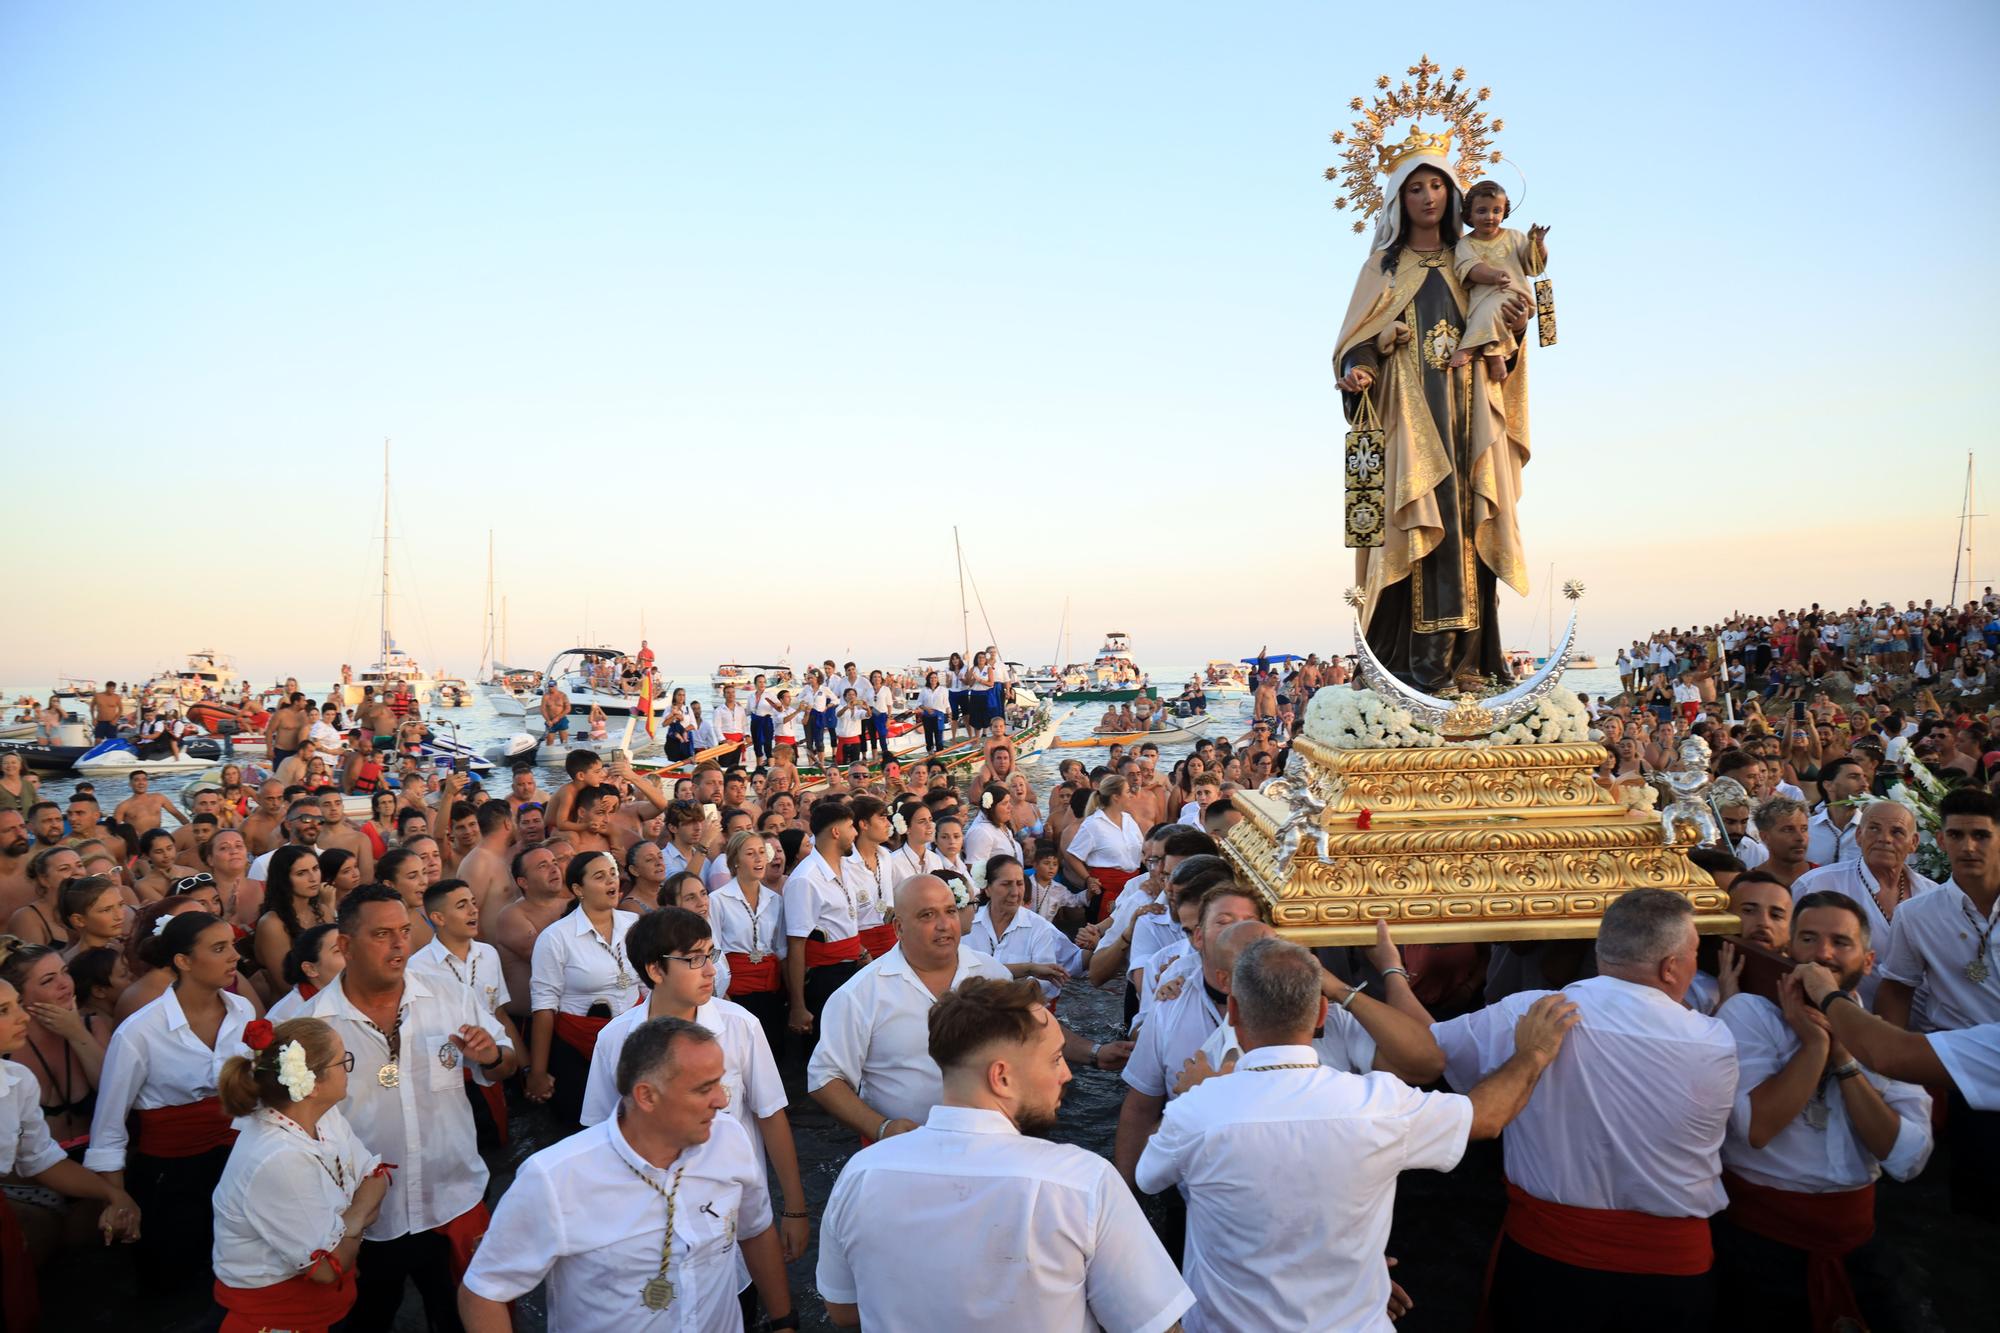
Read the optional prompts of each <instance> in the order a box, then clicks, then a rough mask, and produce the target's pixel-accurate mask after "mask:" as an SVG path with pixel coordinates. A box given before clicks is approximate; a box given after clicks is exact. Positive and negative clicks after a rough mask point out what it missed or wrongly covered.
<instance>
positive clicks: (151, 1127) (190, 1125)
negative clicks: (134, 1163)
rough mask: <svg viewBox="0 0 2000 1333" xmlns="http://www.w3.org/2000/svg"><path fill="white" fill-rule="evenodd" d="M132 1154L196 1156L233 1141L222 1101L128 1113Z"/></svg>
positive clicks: (214, 1099) (202, 1101)
mask: <svg viewBox="0 0 2000 1333" xmlns="http://www.w3.org/2000/svg"><path fill="white" fill-rule="evenodd" d="M132 1120H133V1133H132V1151H134V1152H138V1153H144V1154H145V1155H146V1156H148V1157H199V1156H201V1155H202V1154H203V1153H205V1152H208V1151H210V1150H211V1149H214V1148H227V1147H228V1146H229V1145H230V1144H232V1143H234V1142H236V1131H235V1130H234V1129H233V1128H231V1127H230V1124H229V1117H228V1116H226V1115H224V1114H223V1113H222V1102H221V1101H220V1100H219V1099H217V1098H214V1097H204V1098H202V1099H201V1100H200V1101H198V1102H189V1103H188V1104H187V1105H186V1106H156V1107H154V1108H153V1109H152V1110H149V1111H134V1112H133V1113H132Z"/></svg>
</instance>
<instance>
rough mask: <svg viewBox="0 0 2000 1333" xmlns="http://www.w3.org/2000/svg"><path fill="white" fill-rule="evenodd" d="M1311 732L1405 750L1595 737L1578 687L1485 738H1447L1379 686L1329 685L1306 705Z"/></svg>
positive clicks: (1326, 740) (1327, 739)
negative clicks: (1422, 723) (1421, 722)
mask: <svg viewBox="0 0 2000 1333" xmlns="http://www.w3.org/2000/svg"><path fill="white" fill-rule="evenodd" d="M1305 733H1306V735H1308V736H1310V737H1312V738H1313V739H1314V740H1316V741H1318V742H1319V743H1320V744H1322V745H1325V746H1328V747H1330V748H1332V749H1336V750H1400V749H1410V748H1413V747H1416V746H1426V745H1445V744H1467V745H1563V744H1576V743H1580V742H1583V741H1587V740H1589V739H1590V714H1589V713H1588V712H1587V711H1586V710H1585V708H1584V706H1583V701H1582V700H1581V699H1579V698H1578V697H1577V696H1576V694H1575V693H1574V692H1573V691H1570V690H1556V691H1553V692H1552V693H1551V694H1550V695H1549V696H1548V697H1547V698H1545V699H1543V700H1542V701H1541V702H1540V703H1537V704H1536V705H1535V709H1534V711H1533V712H1531V713H1529V714H1528V715H1527V716H1526V717H1524V718H1522V719H1521V720H1520V721H1519V722H1516V723H1514V724H1513V725H1512V726H1510V727H1505V728H1502V729H1501V730H1499V731H1496V732H1494V733H1493V734H1492V735H1491V736H1487V737H1484V738H1482V739H1480V740H1475V741H1465V742H1447V741H1446V740H1445V739H1444V738H1443V737H1442V736H1439V735H1437V734H1436V733H1435V732H1431V731H1426V730H1425V729H1424V728H1423V727H1422V726H1420V725H1418V723H1417V720H1416V718H1414V717H1412V716H1411V715H1410V714H1409V713H1407V712H1405V711H1404V710H1403V709H1401V708H1398V707H1396V706H1395V704H1393V703H1391V702H1390V701H1389V700H1387V699H1384V698H1383V697H1382V696H1381V695H1379V694H1376V693H1375V692H1374V691H1373V690H1367V689H1353V688H1350V687H1348V686H1344V685H1335V686H1329V687H1327V688H1326V689H1322V690H1320V691H1318V692H1317V693H1315V694H1314V695H1313V697H1312V702H1311V703H1309V704H1307V705H1306V725H1305Z"/></svg>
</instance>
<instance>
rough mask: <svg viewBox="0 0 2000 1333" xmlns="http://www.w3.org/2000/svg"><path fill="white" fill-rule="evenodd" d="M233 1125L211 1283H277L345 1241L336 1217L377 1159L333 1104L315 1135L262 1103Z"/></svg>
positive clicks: (219, 1194) (220, 1184) (218, 1197)
mask: <svg viewBox="0 0 2000 1333" xmlns="http://www.w3.org/2000/svg"><path fill="white" fill-rule="evenodd" d="M236 1128H237V1131H238V1133H237V1136H236V1143H235V1146H234V1147H232V1148H231V1149H230V1150H229V1165H227V1166H225V1167H224V1168H223V1169H222V1179H221V1180H219V1181H217V1182H216V1186H215V1245H214V1249H213V1259H214V1266H215V1278H216V1281H218V1282H221V1283H223V1284H224V1285H225V1286H231V1287H242V1288H255V1287H271V1286H276V1285H277V1284H278V1283H280V1282H285V1281H289V1280H290V1279H292V1278H295V1277H297V1276H298V1275H299V1274H300V1273H303V1272H304V1271H305V1270H306V1269H307V1268H309V1267H310V1266H311V1265H312V1264H313V1262H314V1260H313V1255H315V1254H317V1253H319V1252H320V1251H322V1250H324V1251H328V1252H331V1251H332V1250H333V1249H334V1248H335V1247H337V1246H338V1245H339V1244H340V1242H341V1241H342V1240H343V1239H345V1238H346V1236H347V1227H346V1225H345V1224H344V1223H343V1222H342V1221H341V1214H342V1213H345V1212H346V1211H347V1206H348V1205H349V1204H351V1203H353V1202H354V1191H355V1189H356V1187H357V1186H359V1185H360V1184H361V1182H362V1180H363V1178H365V1177H366V1176H367V1175H368V1173H369V1172H371V1171H373V1170H374V1169H375V1168H376V1166H377V1165H379V1164H380V1163H381V1160H382V1159H381V1158H380V1157H378V1156H376V1155H375V1154H374V1153H372V1152H370V1151H368V1147H367V1145H366V1144H364V1143H362V1142H361V1140H360V1139H359V1138H358V1137H357V1136H356V1135H355V1133H354V1129H353V1127H352V1126H350V1125H349V1124H348V1123H347V1118H346V1117H345V1116H343V1115H341V1113H340V1108H339V1107H337V1106H335V1107H329V1108H328V1109H327V1111H326V1113H325V1114H324V1115H322V1116H320V1118H319V1123H318V1124H317V1125H315V1126H314V1129H315V1131H316V1134H308V1133H306V1132H305V1131H304V1130H303V1129H301V1128H299V1127H298V1125H296V1124H294V1123H293V1122H292V1121H291V1120H289V1119H287V1118H286V1117H284V1116H283V1115H281V1114H279V1113H278V1112H276V1111H273V1110H271V1109H270V1108H268V1107H261V1106H260V1107H258V1108H257V1109H256V1110H255V1111H252V1112H251V1113H250V1114H249V1115H247V1116H244V1117H242V1118H241V1119H239V1120H237V1121H236Z"/></svg>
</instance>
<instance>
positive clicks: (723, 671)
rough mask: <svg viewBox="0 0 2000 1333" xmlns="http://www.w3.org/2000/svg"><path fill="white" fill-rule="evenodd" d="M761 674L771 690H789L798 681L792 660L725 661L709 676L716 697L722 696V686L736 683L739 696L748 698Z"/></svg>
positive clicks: (765, 684) (766, 685)
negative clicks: (770, 662)
mask: <svg viewBox="0 0 2000 1333" xmlns="http://www.w3.org/2000/svg"><path fill="white" fill-rule="evenodd" d="M759 676H762V677H763V678H764V687H765V688H766V689H771V690H788V689H790V688H792V686H794V685H795V684H797V683H798V679H797V677H796V676H795V675H794V674H793V673H792V664H791V663H790V662H779V663H776V664H774V665H772V664H766V665H759V664H757V663H754V662H750V663H745V662H724V663H723V664H722V665H720V666H718V667H716V669H715V672H714V674H712V675H710V676H709V678H708V683H709V684H711V685H713V686H714V687H715V697H716V698H718V699H720V698H721V697H722V687H723V686H725V685H734V686H735V687H736V695H737V697H738V698H739V699H747V698H749V697H750V691H751V690H752V689H753V688H754V687H755V686H756V683H757V677H759Z"/></svg>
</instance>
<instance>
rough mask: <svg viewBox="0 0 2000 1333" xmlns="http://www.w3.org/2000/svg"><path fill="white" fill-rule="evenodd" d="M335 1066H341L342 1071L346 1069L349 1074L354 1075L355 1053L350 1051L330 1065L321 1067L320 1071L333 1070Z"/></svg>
mask: <svg viewBox="0 0 2000 1333" xmlns="http://www.w3.org/2000/svg"><path fill="white" fill-rule="evenodd" d="M334 1065H339V1066H340V1067H341V1068H342V1069H345V1070H346V1071H347V1072H348V1073H350V1074H352V1073H353V1072H354V1052H353V1051H349V1052H348V1053H347V1054H346V1055H343V1056H341V1057H340V1058H339V1059H338V1060H334V1061H332V1062H330V1063H328V1064H323V1065H321V1066H320V1069H323V1070H324V1069H331V1068H333V1066H334Z"/></svg>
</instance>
